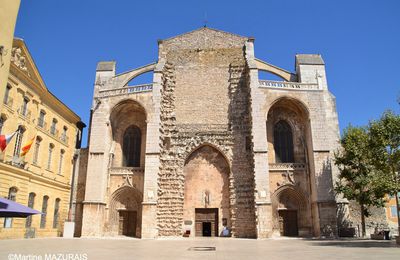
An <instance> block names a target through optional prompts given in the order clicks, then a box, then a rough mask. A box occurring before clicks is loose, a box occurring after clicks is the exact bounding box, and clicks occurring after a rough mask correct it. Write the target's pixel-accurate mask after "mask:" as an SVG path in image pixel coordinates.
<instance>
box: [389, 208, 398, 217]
mask: <svg viewBox="0 0 400 260" xmlns="http://www.w3.org/2000/svg"><path fill="white" fill-rule="evenodd" d="M390 216H392V217H397V207H396V206H390Z"/></svg>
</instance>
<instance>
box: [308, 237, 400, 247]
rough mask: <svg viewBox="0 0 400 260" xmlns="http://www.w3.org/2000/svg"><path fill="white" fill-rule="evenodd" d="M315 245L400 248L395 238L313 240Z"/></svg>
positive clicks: (312, 243) (312, 242)
mask: <svg viewBox="0 0 400 260" xmlns="http://www.w3.org/2000/svg"><path fill="white" fill-rule="evenodd" d="M310 242H311V245H313V246H336V247H359V248H389V247H394V248H399V249H400V246H398V245H396V241H395V240H382V241H380V240H361V239H354V240H311V241H310Z"/></svg>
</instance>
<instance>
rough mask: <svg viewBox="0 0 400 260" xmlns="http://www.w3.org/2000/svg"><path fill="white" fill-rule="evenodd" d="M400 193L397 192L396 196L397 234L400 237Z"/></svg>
mask: <svg viewBox="0 0 400 260" xmlns="http://www.w3.org/2000/svg"><path fill="white" fill-rule="evenodd" d="M398 195H399V191H397V192H396V194H395V196H396V210H397V212H396V213H397V232H398V235H399V236H400V214H399V213H400V208H399V196H398Z"/></svg>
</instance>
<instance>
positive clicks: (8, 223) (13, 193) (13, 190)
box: [3, 187, 17, 228]
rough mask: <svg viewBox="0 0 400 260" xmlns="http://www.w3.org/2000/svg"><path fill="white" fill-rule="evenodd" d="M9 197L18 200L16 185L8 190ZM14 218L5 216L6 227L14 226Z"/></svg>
mask: <svg viewBox="0 0 400 260" xmlns="http://www.w3.org/2000/svg"><path fill="white" fill-rule="evenodd" d="M7 199H9V200H12V201H16V200H17V188H16V187H11V188H10V189H9V190H8V197H7ZM12 220H13V218H4V225H3V226H4V227H5V228H11V227H12Z"/></svg>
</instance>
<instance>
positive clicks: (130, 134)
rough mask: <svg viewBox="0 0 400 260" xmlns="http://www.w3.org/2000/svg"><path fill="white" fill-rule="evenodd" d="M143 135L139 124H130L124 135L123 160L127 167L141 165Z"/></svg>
mask: <svg viewBox="0 0 400 260" xmlns="http://www.w3.org/2000/svg"><path fill="white" fill-rule="evenodd" d="M141 142H142V136H141V133H140V129H139V127H137V126H134V125H132V126H130V127H128V128H127V129H126V130H125V133H124V137H123V161H122V165H123V166H126V167H140V147H141Z"/></svg>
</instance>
